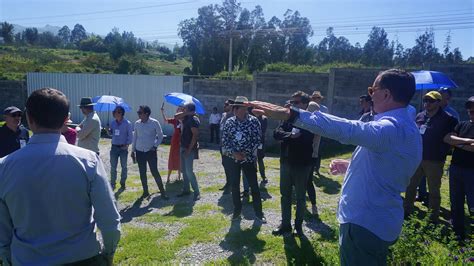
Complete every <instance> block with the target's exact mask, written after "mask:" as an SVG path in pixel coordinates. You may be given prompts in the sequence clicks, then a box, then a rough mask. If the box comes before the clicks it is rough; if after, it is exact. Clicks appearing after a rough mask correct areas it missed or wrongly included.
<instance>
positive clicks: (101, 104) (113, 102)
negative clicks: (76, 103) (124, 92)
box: [92, 95, 132, 112]
mask: <svg viewBox="0 0 474 266" xmlns="http://www.w3.org/2000/svg"><path fill="white" fill-rule="evenodd" d="M92 102H94V103H96V105H94V110H95V111H98V112H110V111H113V110H114V109H115V107H117V106H122V107H123V109H125V112H130V111H132V108H130V106H129V105H128V104H127V103H126V102H125V101H124V100H123V99H122V98H120V97H117V96H111V95H102V96H96V97H94V98H92Z"/></svg>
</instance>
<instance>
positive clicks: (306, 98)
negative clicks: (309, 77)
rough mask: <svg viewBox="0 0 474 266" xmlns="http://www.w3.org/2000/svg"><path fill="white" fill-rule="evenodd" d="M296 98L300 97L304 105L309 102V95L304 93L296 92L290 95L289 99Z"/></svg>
mask: <svg viewBox="0 0 474 266" xmlns="http://www.w3.org/2000/svg"><path fill="white" fill-rule="evenodd" d="M296 97H300V98H301V102H302V103H304V104H307V103H309V100H310V99H309V95H308V94H307V93H305V92H302V91H297V92H295V93H293V95H291V98H296Z"/></svg>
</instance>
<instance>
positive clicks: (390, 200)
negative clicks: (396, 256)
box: [249, 69, 422, 265]
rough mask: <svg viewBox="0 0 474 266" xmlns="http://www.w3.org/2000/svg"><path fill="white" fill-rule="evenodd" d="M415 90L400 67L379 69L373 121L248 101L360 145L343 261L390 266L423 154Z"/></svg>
mask: <svg viewBox="0 0 474 266" xmlns="http://www.w3.org/2000/svg"><path fill="white" fill-rule="evenodd" d="M414 93H415V79H414V77H413V75H412V74H410V73H408V72H405V71H402V70H396V69H391V70H387V71H384V72H382V73H380V74H379V75H378V76H377V78H376V79H375V81H374V84H373V85H372V87H369V95H370V96H371V97H372V100H373V102H374V111H375V112H376V113H377V115H376V116H375V120H374V121H372V122H368V123H364V122H362V121H352V120H347V119H343V118H339V117H336V116H332V115H328V114H324V113H321V112H314V113H310V112H307V111H303V110H298V109H296V110H295V109H293V108H292V109H291V110H290V109H287V108H282V107H279V106H276V105H273V104H268V103H263V102H251V103H249V105H250V106H253V107H254V108H255V109H260V110H257V111H255V112H263V113H265V114H266V115H267V116H269V117H273V118H275V119H280V120H288V121H289V122H291V123H293V125H294V126H296V127H299V128H302V129H306V130H309V131H311V132H313V133H315V134H320V135H322V136H326V137H330V138H332V139H335V140H338V141H340V142H342V143H347V144H353V145H358V146H357V148H356V150H355V151H354V153H353V155H352V161H351V163H350V165H349V169H348V171H347V173H346V176H345V178H344V183H343V186H342V192H341V198H340V201H339V209H338V214H337V217H338V220H339V223H340V235H339V246H340V260H341V264H342V265H385V264H386V263H387V254H388V247H389V246H390V245H392V244H393V243H394V242H395V241H396V240H397V238H398V236H399V234H400V231H401V229H402V224H403V206H402V204H403V201H402V197H401V195H400V194H401V193H402V192H404V191H405V188H406V186H407V185H408V184H409V182H410V178H411V176H412V175H413V173H414V172H415V170H416V169H417V167H418V165H419V164H420V162H421V156H422V144H421V137H420V134H419V132H418V129H417V127H416V125H415V122H414V121H413V120H412V119H411V118H410V117H409V116H408V112H407V111H406V106H407V105H408V103H409V102H410V100H411V98H412V97H413V95H414Z"/></svg>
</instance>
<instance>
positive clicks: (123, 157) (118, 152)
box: [110, 145, 128, 187]
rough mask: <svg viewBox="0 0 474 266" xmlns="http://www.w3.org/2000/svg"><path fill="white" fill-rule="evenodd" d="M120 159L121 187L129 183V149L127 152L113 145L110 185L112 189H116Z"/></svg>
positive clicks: (111, 150)
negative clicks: (126, 182)
mask: <svg viewBox="0 0 474 266" xmlns="http://www.w3.org/2000/svg"><path fill="white" fill-rule="evenodd" d="M119 158H120V166H122V173H121V176H120V185H121V186H125V181H127V158H128V149H127V150H125V149H122V148H120V147H118V146H114V145H112V148H111V149H110V184H111V185H112V187H115V182H116V181H117V165H118V159H119Z"/></svg>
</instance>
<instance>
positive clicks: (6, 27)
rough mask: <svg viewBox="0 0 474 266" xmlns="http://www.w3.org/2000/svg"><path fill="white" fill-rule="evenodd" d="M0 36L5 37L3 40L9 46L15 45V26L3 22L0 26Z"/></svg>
mask: <svg viewBox="0 0 474 266" xmlns="http://www.w3.org/2000/svg"><path fill="white" fill-rule="evenodd" d="M0 27H1V29H0V34H1V35H0V36H2V37H3V40H4V41H5V43H7V44H11V43H13V28H14V27H13V24H10V23H8V22H6V21H5V22H3V23H1V24H0Z"/></svg>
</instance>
